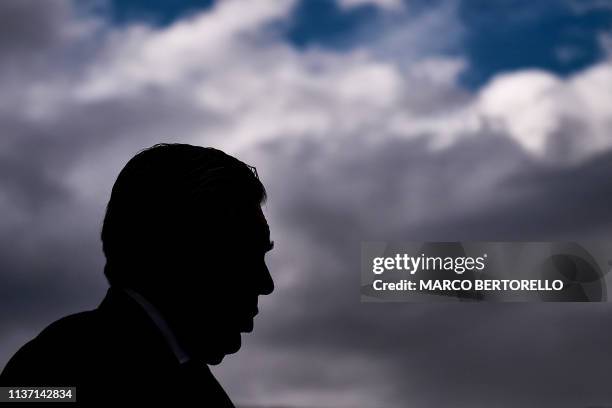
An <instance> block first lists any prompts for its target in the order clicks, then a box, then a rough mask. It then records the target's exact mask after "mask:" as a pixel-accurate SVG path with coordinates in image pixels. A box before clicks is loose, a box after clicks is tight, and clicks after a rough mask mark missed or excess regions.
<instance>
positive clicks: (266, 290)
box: [259, 265, 274, 295]
mask: <svg viewBox="0 0 612 408" xmlns="http://www.w3.org/2000/svg"><path fill="white" fill-rule="evenodd" d="M272 291H274V280H272V275H270V271H269V270H268V267H267V266H266V265H264V268H263V271H262V277H261V281H260V284H259V293H260V294H261V295H269V294H270V293H272Z"/></svg>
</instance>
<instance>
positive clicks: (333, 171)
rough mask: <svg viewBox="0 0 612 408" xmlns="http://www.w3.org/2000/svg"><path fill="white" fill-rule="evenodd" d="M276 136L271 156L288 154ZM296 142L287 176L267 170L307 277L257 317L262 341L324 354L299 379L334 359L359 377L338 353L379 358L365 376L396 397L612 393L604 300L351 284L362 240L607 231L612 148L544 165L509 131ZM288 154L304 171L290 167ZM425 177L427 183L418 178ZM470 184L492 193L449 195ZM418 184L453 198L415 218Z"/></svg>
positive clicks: (432, 402)
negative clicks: (425, 293) (413, 300)
mask: <svg viewBox="0 0 612 408" xmlns="http://www.w3.org/2000/svg"><path fill="white" fill-rule="evenodd" d="M279 145H282V142H281V143H279ZM279 145H274V146H269V147H268V149H269V153H268V154H271V155H272V156H274V157H279V156H283V155H282V154H280V152H282V150H283V149H282V147H281V146H279ZM295 151H296V150H294V152H295ZM297 152H298V153H294V154H293V155H288V156H286V157H284V158H283V160H280V161H278V160H277V161H276V162H275V165H276V167H277V169H278V168H280V171H279V173H280V174H283V177H284V178H285V179H286V184H285V185H284V186H282V187H281V186H276V185H274V181H275V178H274V176H272V180H269V181H271V182H272V183H273V184H272V185H271V186H270V187H271V188H270V189H271V199H272V200H273V201H274V200H276V201H279V200H280V201H281V202H282V203H281V204H279V203H277V204H276V206H277V207H281V208H279V213H280V214H281V217H282V219H281V220H277V222H278V223H279V224H283V229H284V228H289V229H293V230H296V231H299V234H300V235H302V236H303V237H304V241H305V242H308V243H309V244H310V245H309V246H304V247H302V251H301V253H300V258H299V260H296V261H295V262H298V263H299V266H298V269H299V270H300V279H301V285H299V286H298V288H299V289H296V288H295V287H294V288H292V289H291V290H290V291H289V290H287V292H284V291H283V289H282V288H279V289H278V290H277V293H276V296H277V297H281V299H280V300H279V299H277V301H278V302H279V303H282V304H283V305H284V307H283V309H282V310H273V311H270V312H269V313H270V315H272V316H270V319H272V318H274V319H275V320H274V322H273V323H272V322H270V323H267V322H266V321H265V319H266V318H265V316H264V317H263V318H262V322H261V323H259V324H260V326H259V327H258V329H259V331H258V337H257V339H256V340H253V341H255V342H256V343H259V342H261V347H278V348H279V349H282V350H290V351H294V352H295V353H296V354H300V353H305V352H306V353H308V354H309V355H311V356H312V357H311V358H314V359H318V361H317V363H313V364H314V366H316V367H317V368H316V369H315V370H314V371H313V370H312V369H310V368H309V367H308V365H306V366H300V368H299V369H297V370H296V369H293V370H294V371H297V373H295V374H294V375H293V376H292V381H294V382H298V383H299V382H300V381H302V382H303V384H304V385H306V384H307V385H309V386H310V385H312V384H313V383H314V384H318V382H319V381H320V382H321V383H322V384H321V387H323V388H324V387H325V385H324V384H328V385H329V383H330V382H331V383H335V382H338V381H340V380H338V379H337V378H331V379H330V378H328V377H327V376H326V375H325V374H324V373H320V375H321V376H322V377H319V378H318V380H314V379H312V378H311V376H316V375H317V370H320V369H322V368H321V366H323V367H325V366H326V365H327V367H326V369H327V370H330V371H331V372H334V371H336V375H340V376H342V375H343V374H344V375H346V376H348V381H355V383H354V384H353V385H354V386H355V387H358V385H357V384H358V383H359V382H357V381H358V380H356V379H355V378H350V372H345V371H343V368H342V367H338V366H337V363H336V361H337V360H343V359H350V358H359V357H360V356H368V358H369V359H371V362H372V364H373V367H376V369H373V371H372V373H371V374H372V376H371V377H369V378H366V379H363V382H364V383H370V384H373V385H376V386H380V385H382V384H387V385H389V386H391V384H392V386H391V388H393V392H392V395H393V401H389V404H390V406H433V407H437V406H451V405H452V406H458V407H463V406H465V407H469V406H471V407H479V406H482V407H486V406H491V404H492V403H495V404H496V406H500V407H515V406H522V407H523V406H524V407H559V406H564V407H565V406H567V407H575V406H587V405H588V404H595V403H606V402H607V401H610V400H612V392H610V391H606V383H607V377H606V376H605V375H604V372H605V367H607V366H608V365H609V363H610V361H608V360H607V359H605V358H603V359H602V356H605V355H606V354H607V351H606V350H607V348H608V347H609V342H610V341H611V340H612V324H611V325H606V324H605V323H603V322H605V321H607V320H610V319H611V318H612V311H610V310H609V308H608V307H607V306H606V305H605V304H604V305H577V306H576V305H575V306H571V305H563V304H552V305H551V304H524V305H514V304H510V305H508V304H501V305H500V304H489V305H469V304H467V305H466V304H463V305H457V304H450V305H439V304H438V305H436V304H431V305H426V304H360V303H359V298H358V295H357V293H356V292H355V291H354V290H350V289H349V288H356V287H357V285H358V276H359V270H360V266H359V257H358V253H359V245H360V243H361V241H362V240H375V239H382V240H391V239H396V240H401V239H404V240H421V239H423V240H425V239H432V240H435V239H445V237H449V236H450V237H452V238H451V239H457V240H470V239H471V240H482V239H523V240H537V239H543V238H542V237H546V239H551V240H554V239H570V238H571V236H572V233H574V234H577V235H580V236H583V237H593V236H597V235H596V234H597V233H599V231H600V230H602V229H608V230H610V229H611V228H612V217H611V216H610V214H609V211H608V209H609V208H610V206H611V205H612V194H611V192H610V187H609V183H607V182H606V179H607V175H608V174H610V172H611V171H612V168H610V163H612V161H610V157H611V156H612V152H609V153H606V154H603V155H601V156H599V157H596V158H594V159H593V160H591V161H588V162H586V163H582V164H577V165H575V166H571V167H557V166H543V165H541V164H539V163H537V162H535V161H533V160H531V159H529V158H528V156H527V155H526V154H525V153H522V152H521V151H520V149H518V148H517V146H516V145H515V144H514V143H513V142H512V141H511V140H504V137H503V136H502V135H498V136H492V137H491V138H489V139H476V140H473V141H468V142H465V143H460V144H458V145H457V146H455V147H453V148H450V149H447V150H445V151H441V152H438V153H432V152H431V151H429V150H428V149H427V148H426V147H425V146H424V145H423V144H422V143H420V142H418V141H412V142H408V141H403V142H396V143H388V144H384V145H381V146H380V147H379V148H369V149H365V148H363V146H360V143H359V142H358V141H355V143H354V144H352V145H351V147H350V148H348V147H347V148H346V149H345V150H343V151H342V152H334V153H333V154H329V153H327V152H326V149H325V147H324V146H315V145H313V144H310V143H307V142H306V143H305V144H304V146H303V148H302V149H298V150H297ZM286 165H287V166H288V165H292V166H293V167H294V168H297V169H299V170H298V171H293V172H291V171H289V170H286V171H284V169H285V168H284V166H286ZM493 168H497V170H498V171H499V169H500V168H504V169H505V170H504V171H503V172H502V174H501V176H500V177H498V180H496V181H494V182H491V183H488V182H484V181H482V179H483V175H482V172H483V170H484V169H493ZM277 171H278V170H277ZM419 175H421V176H423V177H424V178H425V179H426V180H427V183H426V184H425V185H424V184H419V183H418V182H415V180H416V179H418V177H419ZM406 180H409V181H408V182H406ZM290 184H291V185H294V186H300V187H297V188H295V187H294V188H293V189H291V187H289V185H290ZM343 184H345V185H343ZM346 184H348V185H349V186H350V187H349V188H347V186H346ZM474 185H478V186H479V188H480V189H479V190H477V189H475V188H474ZM305 186H307V188H304V187H305ZM357 186H360V187H357ZM464 189H467V190H468V191H476V192H478V193H479V194H482V195H483V196H482V197H474V198H473V200H472V202H466V203H465V205H456V204H455V203H456V202H458V200H446V199H445V198H446V197H453V196H454V195H455V194H456V193H457V191H458V190H464ZM281 192H282V193H281ZM281 194H282V196H281ZM414 195H418V196H421V198H422V199H424V204H425V205H426V204H427V203H431V202H435V201H436V200H441V201H442V202H443V203H444V204H442V205H440V208H438V209H436V211H431V212H423V214H424V215H423V216H422V217H419V216H416V217H415V216H411V212H412V211H413V210H414V209H415V207H416V206H417V205H418V200H415V198H414ZM510 199H511V200H510ZM509 200H510V201H509ZM487 201H488V202H487ZM432 208H433V207H432ZM386 212H387V213H386ZM373 221H374V224H375V223H377V222H378V225H373V224H372V222H373ZM273 235H274V228H273ZM607 236H609V234H608V235H607ZM506 237H510V238H506ZM282 245H283V242H282V241H281V242H280V243H279V246H278V248H281V250H282ZM274 266H275V263H274V262H273V263H272V265H271V269H272V273H273V275H274V273H275V271H277V273H278V274H279V275H280V274H282V271H283V269H284V268H283V267H282V266H283V261H279V265H278V268H276V269H275V268H274ZM262 326H263V327H262ZM288 364H291V363H288ZM381 366H382V367H385V368H384V369H381V368H380V367H381ZM349 367H350V366H349ZM286 369H287V370H289V369H290V368H289V367H286ZM300 370H302V371H301V374H300ZM577 372H579V373H580V376H579V377H577V376H575V375H571V374H569V373H577ZM344 379H345V380H347V378H344ZM340 382H341V381H340ZM338 386H340V383H339V384H338ZM559 389H565V390H576V391H574V392H568V393H567V394H561V395H560V394H559V392H558V390H559ZM381 397H382V396H381Z"/></svg>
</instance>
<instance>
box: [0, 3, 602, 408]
mask: <svg viewBox="0 0 612 408" xmlns="http://www.w3.org/2000/svg"><path fill="white" fill-rule="evenodd" d="M0 61H1V63H0V89H1V92H0V132H1V133H2V136H1V137H0V212H1V214H2V217H0V273H1V274H2V275H1V276H2V280H1V282H2V284H1V285H0V327H1V328H2V330H1V331H0V366H3V365H4V364H5V362H6V361H7V360H8V358H9V357H10V356H11V355H12V353H14V352H15V351H16V350H17V348H18V347H19V346H20V345H21V344H23V342H25V341H26V340H28V339H30V338H32V337H33V336H34V335H36V334H37V333H38V332H39V331H40V330H41V329H42V328H44V327H45V326H46V325H47V324H49V323H50V322H51V321H53V320H55V319H57V318H59V317H61V316H63V315H65V314H68V313H72V312H76V311H79V310H82V309H84V308H93V307H95V306H97V304H98V303H99V301H100V299H101V298H102V296H103V295H104V292H105V289H106V282H105V280H104V277H103V274H102V267H103V264H104V259H103V255H102V250H101V243H100V242H99V230H100V226H101V221H102V217H103V211H104V207H105V205H106V202H107V200H108V197H109V193H110V189H111V186H112V183H113V182H114V179H115V177H116V175H117V173H118V172H119V170H120V169H121V167H122V166H123V164H124V163H125V162H126V161H127V160H128V159H129V158H130V157H131V156H133V155H134V154H135V153H136V152H137V151H138V150H140V149H142V148H144V147H147V146H150V145H152V144H154V143H157V142H175V141H180V142H187V143H192V144H198V145H206V146H214V147H218V148H221V149H223V150H225V151H227V152H228V153H230V154H232V155H235V156H237V157H238V158H240V159H242V160H244V161H245V162H247V163H249V164H252V165H255V166H256V167H257V169H258V172H259V174H260V177H261V179H262V181H263V182H264V184H265V185H266V186H267V189H268V191H269V201H268V204H267V205H266V207H265V213H266V216H267V217H268V219H269V223H270V226H271V230H272V238H273V239H274V240H275V241H276V247H275V250H274V251H273V252H272V253H271V254H270V255H269V266H270V269H271V271H272V275H273V277H274V279H275V281H276V291H275V292H274V294H273V295H271V296H269V297H268V298H265V299H261V300H260V310H261V314H260V315H259V316H258V318H257V321H256V328H255V332H254V333H253V334H250V335H247V336H245V337H244V339H243V340H244V341H243V343H244V346H243V349H242V350H241V351H240V352H239V353H238V354H236V355H233V356H230V357H227V358H226V360H225V361H224V363H223V364H222V365H221V366H219V367H215V368H214V372H215V374H216V375H217V376H218V378H219V379H220V381H221V383H222V384H223V385H224V386H225V387H226V389H227V390H228V392H229V393H230V395H231V397H232V398H233V400H234V401H236V402H237V403H240V404H243V405H258V406H263V405H286V406H292V407H317V408H319V407H321V408H322V407H334V408H335V407H338V408H369V407H372V408H374V407H377V408H387V407H389V408H393V407H407V406H409V407H449V406H453V407H473V408H477V407H492V406H495V407H500V408H504V407H568V408H570V407H587V406H610V405H612V388H611V387H610V381H609V379H608V378H607V375H608V373H609V371H610V367H611V366H612V353H611V351H612V308H611V307H610V305H607V304H478V305H473V304H471V305H465V304H454V303H450V304H397V303H392V304H368V303H364V304H362V303H360V300H359V299H360V293H359V289H360V281H359V280H360V268H359V250H360V243H361V241H366V240H417V241H423V240H444V241H449V240H532V241H533V240H554V239H559V240H563V239H568V240H573V239H581V238H592V239H593V238H597V239H606V238H607V239H610V238H611V236H612V233H611V232H612V210H611V209H612V184H610V182H609V178H610V176H611V175H612V1H608V0H575V1H572V0H557V1H547V0H543V1H538V2H533V1H527V0H524V1H523V0H500V1H488V0H435V1H426V0H407V1H405V2H403V1H401V0H301V1H299V0H293V1H292V0H257V1H248V0H224V1H217V2H214V1H204V0H191V1H187V0H185V1H181V2H178V1H170V0H167V1H163V0H155V1H153V0H148V1H147V0H87V1H82V0H80V1H78V2H76V1H75V2H71V1H69V0H45V1H40V0H2V1H1V2H0Z"/></svg>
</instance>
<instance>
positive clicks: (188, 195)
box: [0, 144, 274, 407]
mask: <svg viewBox="0 0 612 408" xmlns="http://www.w3.org/2000/svg"><path fill="white" fill-rule="evenodd" d="M265 199H266V191H265V188H264V186H263V185H262V184H261V182H260V181H259V178H258V176H257V172H256V170H255V168H254V167H251V166H248V165H246V164H245V163H243V162H241V161H239V160H237V159H236V158H234V157H232V156H229V155H227V154H225V153H224V152H222V151H220V150H216V149H213V148H204V147H199V146H191V145H187V144H158V145H155V146H153V147H151V148H148V149H146V150H143V151H141V152H140V153H138V154H137V155H136V156H135V157H133V158H132V159H131V160H130V161H129V162H128V163H127V164H126V166H125V167H124V168H123V170H122V171H121V172H120V174H119V176H118V178H117V180H116V182H115V184H114V186H113V190H112V194H111V197H110V201H109V203H108V206H107V209H106V215H105V218H104V224H103V227H102V234H101V235H102V243H103V250H104V254H105V256H106V266H105V269H104V273H105V275H106V277H107V279H108V281H109V283H110V288H109V289H108V292H107V294H106V296H105V298H104V299H103V301H102V303H101V304H100V305H99V307H98V308H97V309H94V310H90V311H86V312H82V313H77V314H73V315H70V316H67V317H64V318H62V319H60V320H58V321H56V322H54V323H52V324H51V325H50V326H48V327H47V328H46V329H44V330H43V331H42V332H41V333H40V334H39V335H38V336H37V337H36V338H34V339H33V340H31V341H30V342H28V343H27V344H25V345H24V346H23V347H22V348H21V349H20V350H19V351H18V352H17V353H16V354H15V355H14V356H13V357H12V359H11V360H10V361H9V362H8V364H7V366H6V367H5V369H4V371H3V372H2V374H1V376H0V385H3V386H75V387H76V393H75V394H76V399H77V403H88V402H91V403H100V402H107V403H119V402H124V401H128V402H150V403H152V402H156V403H157V402H164V403H169V402H172V403H187V402H189V403H190V405H191V404H199V405H200V406H206V407H232V406H233V404H232V402H231V400H230V399H229V398H228V396H227V394H226V393H225V391H224V390H223V389H222V387H221V386H220V385H219V383H218V382H217V380H216V379H215V378H214V377H213V375H212V373H211V372H210V370H209V368H208V364H213V365H214V364H218V363H220V362H221V360H222V359H223V357H224V356H225V355H227V354H230V353H234V352H236V351H238V349H239V348H240V346H241V332H250V331H251V330H252V329H253V318H254V316H255V315H256V314H257V312H258V308H257V301H258V296H259V295H267V294H269V293H271V292H272V290H273V289H274V283H273V281H272V278H271V276H270V273H269V271H268V268H267V266H266V263H265V260H264V255H265V253H266V252H267V251H269V250H270V249H272V246H273V243H272V242H271V241H270V231H269V228H268V224H267V222H266V219H265V217H264V215H263V213H262V211H261V206H260V205H261V204H262V203H263V202H265Z"/></svg>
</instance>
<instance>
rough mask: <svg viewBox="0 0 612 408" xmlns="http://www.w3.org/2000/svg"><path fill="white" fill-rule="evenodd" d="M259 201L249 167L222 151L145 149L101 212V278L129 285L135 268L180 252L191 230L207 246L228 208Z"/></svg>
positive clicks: (261, 194) (259, 189)
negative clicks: (103, 262) (178, 248)
mask: <svg viewBox="0 0 612 408" xmlns="http://www.w3.org/2000/svg"><path fill="white" fill-rule="evenodd" d="M265 200H266V190H265V188H264V186H263V184H262V183H261V182H260V181H259V177H258V175H257V171H256V170H255V168H254V167H252V166H249V165H247V164H245V163H243V162H241V161H240V160H238V159H236V158H234V157H232V156H230V155H228V154H226V153H224V152H222V151H221V150H217V149H214V148H211V147H200V146H192V145H188V144H178V143H173V144H165V143H162V144H156V145H154V146H152V147H150V148H148V149H144V150H142V151H141V152H139V153H138V154H137V155H136V156H134V157H133V158H132V159H131V160H130V161H129V162H128V163H127V164H126V165H125V167H124V168H123V170H121V172H120V173H119V176H118V177H117V180H116V181H115V184H114V186H113V190H112V193H111V197H110V200H109V202H108V205H107V207H106V215H105V217H104V223H103V226H102V233H101V238H102V247H103V250H104V255H105V256H106V266H105V268H104V274H105V275H106V277H107V279H108V281H109V283H110V284H111V285H126V286H130V280H132V279H139V278H137V277H135V276H132V274H135V273H137V271H135V270H134V269H139V268H142V267H145V266H146V262H147V261H148V260H150V259H151V258H152V257H154V256H157V255H159V253H171V250H170V247H172V245H177V246H180V245H182V244H183V243H182V242H181V241H180V239H181V237H182V236H183V235H187V238H186V239H189V235H188V234H186V231H188V230H189V231H190V233H194V231H195V228H197V234H199V235H204V239H207V238H208V239H210V240H211V242H212V241H213V240H214V238H215V237H214V236H213V235H215V234H218V233H219V231H222V230H223V228H224V226H226V225H224V223H226V222H228V221H229V220H228V217H227V216H225V217H224V215H227V211H228V210H229V209H231V208H237V207H241V206H244V205H247V206H248V205H253V204H257V205H259V204H261V203H263V202H265ZM189 228H192V229H191V230H190V229H189ZM179 242H181V243H179ZM158 251H159V252H158ZM143 262H144V264H143ZM152 262H153V261H152Z"/></svg>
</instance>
